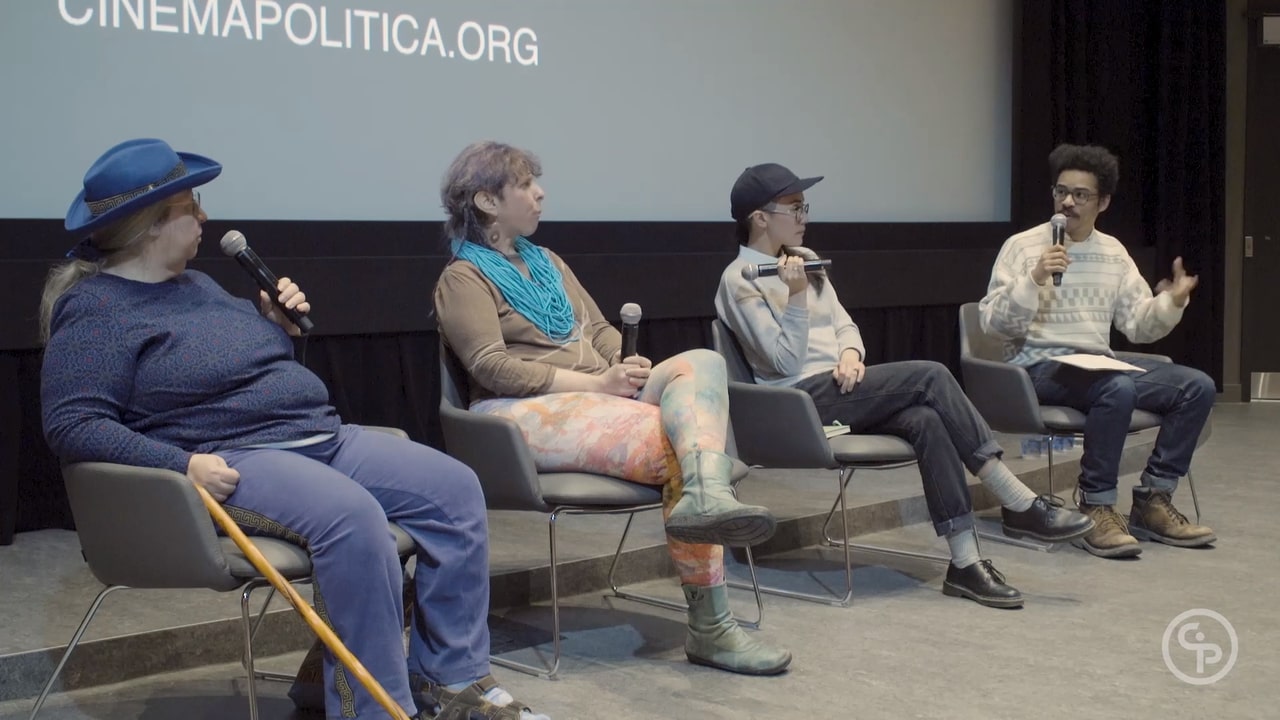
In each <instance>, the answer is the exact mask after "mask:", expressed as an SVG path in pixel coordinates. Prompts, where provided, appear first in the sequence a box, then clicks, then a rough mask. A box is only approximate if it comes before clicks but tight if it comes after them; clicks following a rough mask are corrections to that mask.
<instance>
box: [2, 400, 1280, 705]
mask: <svg viewBox="0 0 1280 720" xmlns="http://www.w3.org/2000/svg"><path fill="white" fill-rule="evenodd" d="M1215 417H1216V422H1217V430H1216V433H1215V437H1214V439H1213V441H1212V442H1211V443H1210V444H1209V445H1206V446H1205V447H1204V448H1202V449H1201V451H1200V453H1199V454H1198V455H1197V461H1196V470H1197V479H1198V487H1199V490H1200V496H1201V502H1202V503H1203V505H1204V507H1205V509H1206V516H1205V518H1204V520H1205V522H1206V523H1208V524H1210V525H1212V526H1213V527H1214V528H1215V530H1217V532H1218V534H1219V538H1220V540H1219V542H1218V543H1217V546H1216V547H1214V548H1212V549H1206V550H1185V549H1177V548H1171V547H1165V546H1159V545H1150V544H1148V545H1145V546H1144V553H1143V555H1142V556H1141V558H1138V559H1136V560H1131V561H1108V560H1102V559H1098V558H1094V557H1092V556H1089V555H1086V554H1085V553H1083V552H1081V551H1079V550H1075V549H1071V548H1068V549H1064V550H1062V551H1059V552H1054V553H1038V552H1032V551H1027V550H1020V549H1016V548H1012V547H1009V546H1006V545H999V544H995V543H986V544H985V546H984V551H985V553H986V554H987V555H988V556H989V557H991V558H993V559H994V561H995V563H996V565H997V567H998V568H1000V569H1001V570H1002V571H1004V572H1005V573H1006V574H1007V576H1008V578H1009V581H1010V582H1011V583H1013V584H1015V585H1016V586H1017V587H1019V588H1020V589H1021V590H1022V591H1023V593H1024V594H1025V595H1026V596H1027V606H1026V607H1025V608H1024V609H1022V610H1014V611H1002V610H992V609H988V608H983V607H980V606H978V605H976V604H974V603H972V602H969V601H965V600H959V599H955V598H948V597H945V596H943V595H942V594H941V593H940V592H939V588H940V586H941V579H942V572H943V569H942V568H941V567H939V566H935V565H931V564H928V563H921V562H915V561H906V560H892V559H884V558H880V557H873V556H870V555H863V554H859V555H857V556H856V559H857V562H858V563H859V565H858V568H857V570H856V573H855V584H856V595H855V599H854V603H853V605H852V606H851V607H849V608H835V607H825V606H818V605H814V604H809V603H802V602H799V601H794V600H787V599H779V598H767V600H766V616H765V625H764V628H763V629H762V630H760V631H759V637H760V638H761V639H763V640H765V641H767V642H771V643H779V644H783V645H785V646H787V647H789V648H790V649H792V650H793V652H794V653H795V655H796V660H795V664H794V666H793V668H792V670H791V671H790V672H789V673H787V674H786V675H783V676H781V677H776V678H748V677H741V676H734V675H730V674H727V673H723V672H718V671H714V670H709V669H705V668H697V667H693V666H691V665H689V664H688V663H687V662H686V661H685V660H684V658H683V651H682V642H683V618H682V616H681V615H680V614H678V613H672V612H669V611H663V610H658V609H654V608H650V607H647V606H643V605H639V604H637V603H632V602H627V601H619V600H604V599H601V597H600V595H599V594H598V593H593V594H589V595H582V596H577V597H574V598H571V599H570V600H569V601H568V607H567V608H566V609H565V611H564V628H563V633H562V634H563V637H564V639H565V654H566V657H565V661H564V663H563V666H562V679H561V680H559V681H554V682H550V681H545V680H539V679H536V678H532V677H527V676H522V675H519V674H516V673H514V672H511V671H505V670H502V669H500V668H498V669H496V674H497V675H498V677H499V678H500V679H502V680H503V682H504V684H505V685H506V686H507V687H508V688H509V689H510V690H511V691H512V692H513V693H514V694H516V695H517V696H518V697H521V698H522V699H524V700H525V701H526V702H528V703H530V704H531V705H533V706H534V707H535V708H537V709H538V710H540V711H542V712H546V713H549V714H550V715H551V716H552V717H554V718H556V719H557V720H564V719H566V718H658V717H674V718H804V717H824V718H826V717H850V718H1074V717H1129V718H1181V717H1185V718H1196V717H1211V718H1269V717H1276V716H1277V711H1276V710H1275V709H1274V705H1275V703H1276V702H1277V701H1280V686H1278V684H1277V679H1280V649H1278V648H1280V621H1277V620H1276V618H1275V613H1274V607H1275V597H1276V596H1277V591H1280V573H1277V570H1280V559H1278V558H1277V553H1276V547H1277V543H1278V541H1280V527H1278V526H1277V523H1276V522H1275V521H1274V516H1273V515H1272V513H1273V512H1275V511H1276V510H1278V509H1280V503H1278V502H1277V494H1276V493H1277V490H1276V475H1277V469H1278V468H1280V463H1278V462H1277V448H1280V405H1263V404H1251V405H1236V406H1222V407H1219V408H1218V409H1217V411H1216V415H1215ZM1135 481H1136V477H1135V476H1128V477H1125V478H1122V487H1123V486H1126V485H1129V484H1132V483H1133V482H1135ZM1122 497H1124V496H1123V495H1122ZM1178 502H1179V505H1180V506H1181V507H1183V508H1184V509H1185V510H1188V511H1189V509H1190V502H1189V498H1188V497H1187V496H1186V493H1179V496H1178ZM1122 505H1123V506H1126V507H1127V505H1128V499H1127V497H1124V499H1123V500H1122ZM867 539H871V540H876V541H880V542H882V543H884V544H895V545H900V546H919V547H935V548H937V549H939V550H941V549H942V545H941V544H940V542H939V541H937V540H936V539H935V538H933V537H932V532H931V530H929V529H928V528H927V527H926V526H922V525H914V526H909V527H906V528H902V529H899V530H894V531H889V532H886V533H881V534H879V536H878V537H875V538H867ZM837 558H838V554H837V553H835V552H833V551H830V550H818V549H806V550H801V551H796V552H793V553H790V554H789V555H787V556H784V557H780V558H772V559H770V561H769V565H770V568H771V569H770V570H768V571H767V574H768V576H769V577H768V579H769V580H772V581H776V582H779V583H782V584H786V585H789V586H793V587H798V588H799V587H805V588H812V587H813V586H814V583H815V582H823V583H826V584H828V585H834V584H836V583H838V582H839V578H840V571H839V564H838V562H837V561H836V560H837ZM645 588H646V589H648V590H650V591H652V592H654V593H657V594H663V595H666V596H668V597H671V598H675V597H678V592H679V591H678V588H677V587H676V585H675V583H674V581H669V580H662V581H653V582H651V583H647V584H646V585H645ZM733 597H734V601H735V605H736V606H737V607H738V608H740V609H742V610H743V611H746V610H747V609H748V608H749V605H750V596H749V594H748V593H746V592H741V591H735V592H734V595H733ZM1194 609H1207V610H1212V611H1214V612H1217V613H1220V614H1221V615H1222V616H1223V617H1225V618H1226V619H1227V620H1228V621H1229V622H1230V624H1231V625H1232V627H1233V629H1234V632H1235V634H1236V638H1237V642H1236V643H1235V648H1236V653H1235V662H1234V664H1233V666H1232V668H1231V670H1230V672H1228V673H1227V674H1226V675H1225V676H1223V677H1222V678H1221V679H1220V680H1218V681H1217V682H1215V683H1212V684H1207V685H1193V684H1189V683H1187V682H1185V681H1183V680H1180V679H1178V678H1177V677H1176V676H1175V675H1174V673H1173V672H1172V671H1171V670H1170V667H1169V664H1172V666H1173V667H1174V668H1177V669H1178V670H1179V671H1181V672H1183V673H1184V674H1186V675H1188V676H1189V677H1192V678H1193V679H1194V678H1199V677H1205V676H1208V675H1212V674H1213V673H1215V672H1217V671H1218V670H1221V669H1222V668H1223V666H1224V664H1225V661H1226V659H1227V658H1229V657H1230V656H1231V645H1232V643H1231V640H1230V638H1229V637H1228V635H1227V633H1226V631H1225V630H1224V629H1223V627H1222V626H1220V625H1218V624H1217V623H1216V622H1215V621H1214V620H1211V619H1208V618H1205V617H1200V618H1198V620H1199V622H1200V623H1201V625H1200V626H1199V628H1198V629H1196V630H1188V631H1185V632H1183V633H1179V632H1177V628H1174V632H1173V633H1172V637H1171V640H1170V642H1169V644H1168V646H1169V648H1170V651H1169V662H1168V663H1167V662H1166V660H1165V658H1164V653H1163V652H1162V639H1163V638H1164V636H1165V634H1166V630H1167V629H1168V628H1169V626H1170V623H1171V621H1173V620H1174V619H1175V618H1176V617H1177V616H1179V615H1180V614H1183V613H1185V612H1187V611H1189V610H1194ZM505 617H506V619H507V620H509V621H511V622H512V623H516V624H528V625H533V626H535V627H541V628H546V627H548V626H549V617H548V615H547V613H546V611H545V609H544V608H539V607H534V608H517V609H513V610H509V611H506V612H505ZM1189 620H1190V621H1195V620H1197V619H1196V618H1191V619H1189ZM1179 634H1181V635H1182V636H1183V642H1184V643H1185V644H1186V645H1187V646H1189V647H1191V648H1192V649H1187V648H1185V647H1183V646H1182V645H1181V644H1180V643H1179V642H1178V640H1177V637H1178V636H1179ZM1201 636H1202V637H1201ZM1212 645H1218V646H1220V647H1221V649H1223V650H1224V651H1226V652H1225V653H1224V659H1223V661H1221V662H1219V663H1217V664H1213V663H1210V664H1209V665H1207V666H1206V672H1205V673H1203V674H1197V673H1196V671H1195V660H1196V652H1195V648H1196V647H1199V649H1200V651H1201V653H1202V654H1204V655H1205V656H1206V657H1207V658H1208V659H1209V660H1212V659H1213V652H1212V650H1213V648H1212V647H1211V646H1212ZM531 652H533V651H532V650H530V649H527V648H526V649H522V650H516V651H514V652H513V654H512V655H511V656H512V657H517V658H525V659H527V658H528V657H530V653H531ZM296 659H297V658H296V655H294V656H285V657H282V658H277V659H276V661H277V662H278V663H279V665H280V666H281V667H284V668H289V667H292V666H293V665H294V664H295V663H296ZM237 669H238V668H236V667H235V666H232V665H220V666H211V667H205V668H200V669H198V670H192V671H186V672H181V673H173V674H170V675H158V676H153V677H150V678H147V679H144V680H138V681H133V682H129V683H125V684H122V685H117V686H108V687H103V688H96V689H89V690H83V691H76V692H73V693H68V694H64V695H60V696H57V697H55V698H54V699H53V700H52V701H51V704H50V705H49V706H48V707H47V709H46V711H45V713H44V714H42V715H41V717H43V718H49V719H50V720H72V719H74V720H83V719H88V718H93V719H95V720H115V719H116V718H148V719H160V718H165V719H167V718H177V717H182V718H215V717H216V718H230V717H246V716H247V704H246V700H245V699H244V696H243V682H242V681H239V680H236V679H234V678H235V676H236V671H237ZM283 693H284V688H283V687H282V686H278V685H277V686H268V687H267V688H266V689H265V690H264V691H263V693H262V694H263V696H264V698H265V699H264V703H263V718H264V719H266V720H274V719H278V718H288V717H291V716H292V709H291V704H290V703H289V701H288V700H287V699H285V697H284V694H283ZM29 707H30V700H19V701H11V702H7V703H3V704H0V720H10V719H11V718H20V717H25V716H26V711H27V710H28V709H29Z"/></svg>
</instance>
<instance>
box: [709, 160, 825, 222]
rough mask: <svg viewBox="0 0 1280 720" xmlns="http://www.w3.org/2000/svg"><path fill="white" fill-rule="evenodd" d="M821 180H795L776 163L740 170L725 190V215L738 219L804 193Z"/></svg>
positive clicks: (790, 173) (793, 175)
mask: <svg viewBox="0 0 1280 720" xmlns="http://www.w3.org/2000/svg"><path fill="white" fill-rule="evenodd" d="M822 177H823V176H822V175H819V176H818V177H810V178H799V177H796V174H795V173H793V172H791V171H790V170H788V169H786V168H785V167H783V166H781V165H779V164H777V163H764V164H763V165H752V166H751V167H749V168H747V169H746V170H743V171H742V174H741V175H739V176H738V181H737V182H735V183H734V184H733V190H731V191H729V214H730V215H732V216H733V219H734V220H741V219H743V218H745V217H746V216H748V215H750V214H751V213H753V212H755V211H756V210H759V209H760V208H762V207H764V206H765V205H768V204H769V203H770V202H772V201H773V199H774V198H780V197H782V196H783V195H791V194H793V193H798V192H804V191H805V190H808V189H809V188H811V187H813V186H814V185H817V184H818V181H819V180H821V179H822Z"/></svg>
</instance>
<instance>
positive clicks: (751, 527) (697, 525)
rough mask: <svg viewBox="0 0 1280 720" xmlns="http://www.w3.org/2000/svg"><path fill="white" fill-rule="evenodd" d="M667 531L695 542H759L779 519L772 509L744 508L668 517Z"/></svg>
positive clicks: (739, 543)
mask: <svg viewBox="0 0 1280 720" xmlns="http://www.w3.org/2000/svg"><path fill="white" fill-rule="evenodd" d="M666 527H667V535H670V536H671V537H673V538H675V539H676V540H679V541H680V542H686V543H693V544H695V545H729V546H732V547H744V546H749V545H758V544H760V543H762V542H764V541H765V540H768V539H769V538H771V537H773V534H774V533H775V532H777V530H778V521H777V519H775V518H774V517H773V515H772V514H770V513H767V512H766V513H757V512H752V511H745V512H742V513H726V514H724V515H718V516H715V517H710V518H689V519H688V520H685V519H684V518H667V526H666Z"/></svg>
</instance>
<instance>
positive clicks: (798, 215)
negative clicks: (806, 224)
mask: <svg viewBox="0 0 1280 720" xmlns="http://www.w3.org/2000/svg"><path fill="white" fill-rule="evenodd" d="M760 210H761V212H767V213H769V214H770V215H790V216H791V217H793V218H795V220H796V222H801V221H802V220H804V219H805V218H807V217H809V203H802V204H798V205H778V204H777V203H769V204H768V205H765V206H764V207H762V208H760Z"/></svg>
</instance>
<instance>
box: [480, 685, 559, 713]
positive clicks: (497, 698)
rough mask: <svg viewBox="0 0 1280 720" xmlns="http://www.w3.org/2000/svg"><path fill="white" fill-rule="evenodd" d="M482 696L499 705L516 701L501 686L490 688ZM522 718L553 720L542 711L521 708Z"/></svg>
mask: <svg viewBox="0 0 1280 720" xmlns="http://www.w3.org/2000/svg"><path fill="white" fill-rule="evenodd" d="M481 697H483V698H484V699H485V700H488V701H489V702H491V703H493V704H494V705H498V706H506V705H510V704H511V703H513V702H515V701H516V699H515V698H513V697H511V693H509V692H507V691H506V690H503V689H502V688H500V687H496V688H490V689H489V692H487V693H485V694H484V695H482V696H481ZM520 720H551V718H550V717H548V716H546V715H543V714H542V713H535V712H526V711H524V710H521V711H520Z"/></svg>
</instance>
